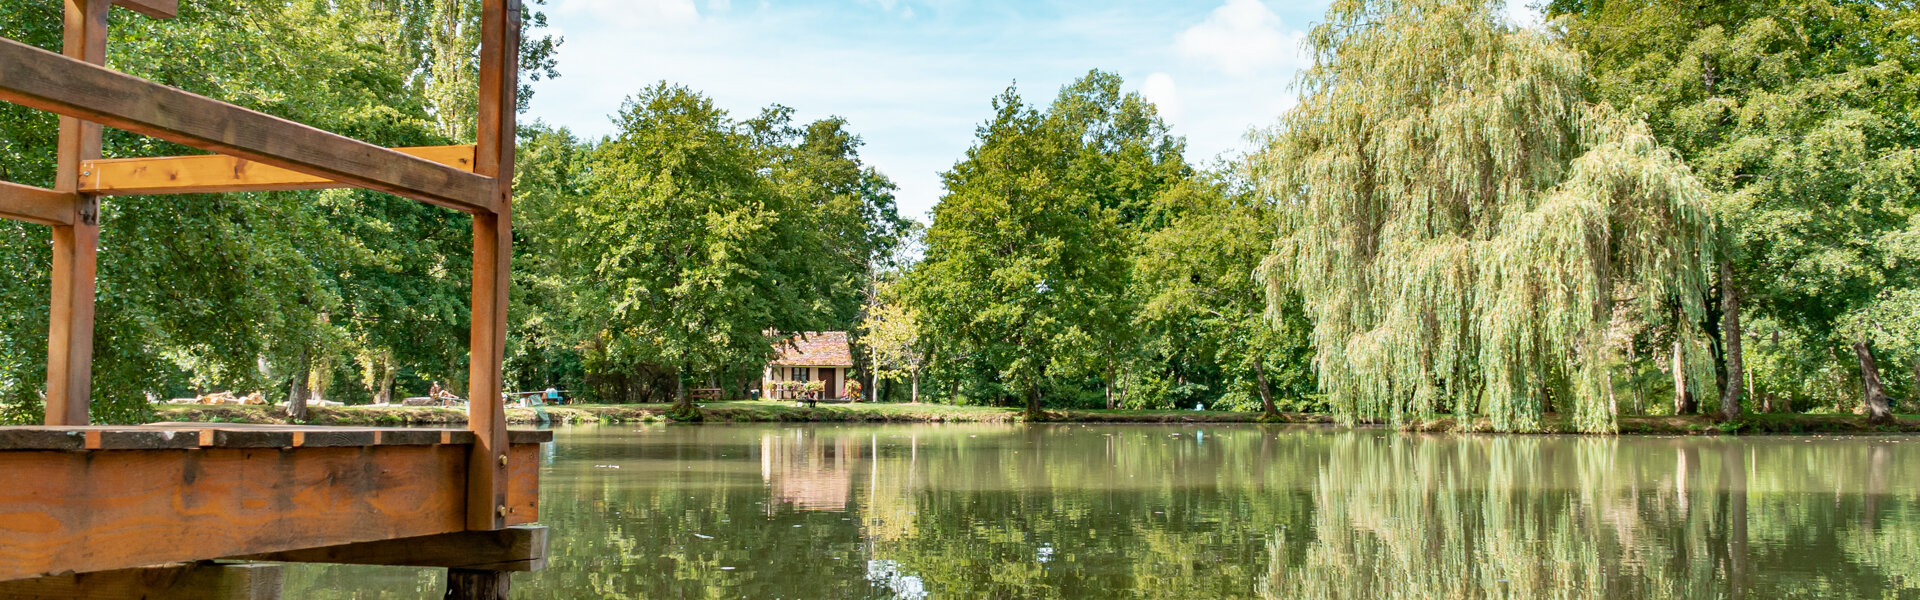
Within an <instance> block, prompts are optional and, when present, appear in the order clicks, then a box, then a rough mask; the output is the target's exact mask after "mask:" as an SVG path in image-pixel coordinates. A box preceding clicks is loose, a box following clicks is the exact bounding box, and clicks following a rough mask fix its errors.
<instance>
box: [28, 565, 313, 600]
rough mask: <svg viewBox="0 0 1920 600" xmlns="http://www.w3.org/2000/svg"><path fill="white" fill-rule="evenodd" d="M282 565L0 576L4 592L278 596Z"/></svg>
mask: <svg viewBox="0 0 1920 600" xmlns="http://www.w3.org/2000/svg"><path fill="white" fill-rule="evenodd" d="M281 571H282V568H281V566H280V565H264V564H239V565H223V564H213V563H204V562H202V563H185V564H169V565H160V566H153V567H141V568H138V569H119V570H114V571H100V572H97V573H79V574H67V575H53V576H48V577H37V578H34V579H20V580H15V581H0V598H85V599H88V600H96V599H97V600H107V599H111V598H125V599H127V600H139V599H145V600H273V599H275V598H279V597H280V586H281V581H282V580H283V579H284V575H283V574H282V572H281Z"/></svg>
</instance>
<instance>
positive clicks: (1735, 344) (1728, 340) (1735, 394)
mask: <svg viewBox="0 0 1920 600" xmlns="http://www.w3.org/2000/svg"><path fill="white" fill-rule="evenodd" d="M1720 330H1721V337H1723V338H1724V340H1723V343H1724V344H1725V345H1724V349H1725V355H1724V358H1725V359H1726V364H1727V368H1726V371H1727V384H1726V387H1724V388H1721V390H1720V416H1721V417H1722V418H1725V419H1726V420H1728V421H1732V420H1734V419H1738V418H1740V392H1741V389H1740V386H1741V385H1742V384H1743V383H1745V381H1746V379H1747V373H1746V371H1747V365H1746V354H1745V352H1743V351H1742V350H1741V347H1740V335H1741V331H1740V287H1739V286H1738V285H1735V284H1734V279H1733V263H1730V262H1727V261H1721V262H1720Z"/></svg>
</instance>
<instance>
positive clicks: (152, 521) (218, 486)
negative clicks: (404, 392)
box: [0, 423, 553, 597]
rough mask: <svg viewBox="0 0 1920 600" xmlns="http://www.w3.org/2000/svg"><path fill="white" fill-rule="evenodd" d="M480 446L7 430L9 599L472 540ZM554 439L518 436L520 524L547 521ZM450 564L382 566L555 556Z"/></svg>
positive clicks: (421, 432)
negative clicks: (58, 580) (544, 494)
mask: <svg viewBox="0 0 1920 600" xmlns="http://www.w3.org/2000/svg"><path fill="white" fill-rule="evenodd" d="M474 439H475V438H474V435H473V432H471V431H466V430H461V429H382V428H363V427H294V426H274V425H225V424H190V423H171V424H160V425H148V426H136V427H115V426H82V427H4V428H0V540H4V542H0V597H5V596H6V595H7V593H8V592H7V591H8V589H9V587H8V585H9V584H8V583H5V582H7V581H8V580H17V579H25V578H41V577H48V576H57V575H62V574H70V573H88V572H96V571H112V570H118V569H128V568H134V567H142V566H147V565H156V564H165V563H180V562H191V561H198V560H209V559H227V558H236V559H251V560H261V559H270V558H271V557H272V556H275V555H279V556H280V557H281V558H279V560H301V561H314V562H362V561H364V560H366V559H367V558H366V557H365V556H363V555H365V554H368V553H377V552H375V551H376V550H377V547H362V548H360V551H358V552H344V553H343V552H338V551H335V552H333V553H332V554H329V553H328V551H327V549H328V548H335V547H341V546H348V545H352V544H366V543H370V542H382V541H388V540H393V541H404V540H408V539H411V538H418V539H413V540H412V541H411V542H406V543H400V544H397V547H403V548H404V547H416V548H417V547H420V546H421V545H422V544H425V543H426V540H432V539H434V536H446V535H449V534H457V533H461V532H466V530H467V514H466V508H467V502H466V498H467V481H466V479H467V473H468V465H467V461H468V457H469V456H470V455H471V446H472V444H473V442H474ZM552 439H553V434H552V432H548V431H530V430H512V431H509V432H508V434H507V441H508V451H507V453H506V457H507V460H506V462H507V470H508V473H509V477H508V485H507V501H506V503H505V505H504V506H503V507H502V509H503V512H504V517H505V520H506V523H507V524H508V525H510V526H512V525H524V524H527V523H532V522H534V521H535V520H536V519H538V517H539V508H538V499H539V448H540V446H539V445H540V444H542V443H546V442H549V441H551V440H552ZM470 533H473V534H495V533H496V532H493V531H479V532H470ZM540 537H541V540H542V541H543V542H544V529H542V530H541V534H540ZM476 539H477V538H476ZM428 545H431V544H428ZM301 551H306V553H305V554H301V553H300V552H301ZM389 552H391V551H389ZM447 554H449V556H440V557H435V556H413V557H412V558H411V559H410V560H400V559H398V558H393V560H391V561H390V562H378V563H372V564H411V565H412V566H442V567H451V568H473V567H476V566H482V565H489V564H491V565H494V566H499V564H500V563H511V562H514V561H520V562H523V563H527V564H526V565H522V566H530V565H531V564H532V563H533V562H540V563H542V564H543V563H544V556H545V548H544V543H542V544H541V547H540V548H538V549H537V551H536V550H534V549H522V550H521V552H520V554H519V555H500V556H495V557H491V558H488V557H487V554H488V553H487V552H483V551H480V550H479V549H476V548H463V549H461V550H460V551H458V552H452V553H447ZM329 557H331V558H329ZM474 557H481V558H479V559H477V560H476V559H475V558H474ZM389 558H392V557H389ZM422 563H424V564H422ZM495 570H525V569H511V568H503V569H495Z"/></svg>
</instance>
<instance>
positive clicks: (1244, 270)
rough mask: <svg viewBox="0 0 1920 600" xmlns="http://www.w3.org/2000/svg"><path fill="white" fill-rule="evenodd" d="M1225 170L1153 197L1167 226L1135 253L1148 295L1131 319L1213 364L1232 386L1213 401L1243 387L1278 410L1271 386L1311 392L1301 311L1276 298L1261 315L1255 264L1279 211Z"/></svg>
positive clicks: (1151, 340)
mask: <svg viewBox="0 0 1920 600" xmlns="http://www.w3.org/2000/svg"><path fill="white" fill-rule="evenodd" d="M1233 175H1234V174H1233V173H1231V172H1224V173H1217V174H1208V175H1201V176H1196V177H1194V178H1192V179H1190V180H1188V181H1187V182H1185V183H1182V184H1179V185H1176V186H1174V187H1173V188H1172V189H1170V190H1168V191H1167V192H1165V193H1163V194H1161V196H1160V197H1159V198H1158V199H1156V202H1155V204H1156V206H1155V209H1156V211H1157V212H1160V213H1163V214H1165V215H1168V221H1169V225H1168V226H1167V227H1165V228H1163V229H1160V230H1158V231H1154V232H1153V233H1151V234H1148V235H1147V236H1146V237H1145V238H1144V239H1143V240H1142V241H1141V243H1140V248H1139V250H1138V251H1137V252H1136V254H1135V258H1134V260H1135V266H1134V270H1135V274H1136V279H1135V284H1136V285H1137V286H1138V287H1139V292H1138V293H1139V294H1140V295H1141V296H1142V297H1143V298H1145V301H1144V303H1143V304H1142V307H1141V310H1140V312H1139V315H1138V316H1137V317H1136V319H1135V326H1136V327H1139V328H1140V329H1142V330H1143V331H1145V332H1147V333H1146V338H1147V340H1148V342H1147V343H1148V345H1149V346H1154V347H1158V348H1161V349H1162V350H1161V351H1162V352H1163V353H1166V354H1174V353H1173V352H1170V351H1169V350H1168V349H1171V348H1181V349H1183V352H1180V354H1182V355H1184V356H1183V358H1184V359H1185V361H1188V362H1192V363H1199V364H1204V365H1218V367H1219V369H1218V370H1219V371H1221V373H1220V378H1221V379H1222V380H1223V381H1222V383H1224V384H1225V385H1227V386H1228V387H1229V390H1230V391H1227V393H1226V394H1224V397H1221V398H1219V399H1217V400H1216V401H1215V404H1226V405H1237V404H1240V403H1239V402H1234V401H1233V399H1234V398H1245V397H1247V395H1248V392H1252V396H1253V397H1254V398H1257V400H1258V406H1259V409H1260V410H1261V411H1262V412H1264V413H1265V414H1266V415H1268V416H1270V417H1277V416H1278V413H1279V408H1278V405H1277V404H1276V403H1275V401H1274V394H1275V393H1276V391H1278V392H1279V393H1281V394H1284V395H1286V396H1288V397H1289V399H1290V400H1294V401H1296V402H1294V403H1292V405H1293V406H1295V407H1298V406H1300V405H1301V404H1300V403H1299V402H1298V401H1299V400H1301V399H1302V398H1303V397H1304V396H1306V395H1308V394H1310V393H1312V391H1313V375H1312V373H1311V371H1310V365H1309V364H1308V361H1309V359H1310V357H1311V349H1310V348H1309V347H1308V345H1307V337H1306V330H1307V325H1306V323H1305V314H1303V313H1302V312H1301V310H1300V306H1299V303H1298V302H1281V303H1279V304H1277V305H1278V306H1280V307H1281V308H1280V310H1279V311H1278V312H1277V313H1275V314H1273V315H1272V316H1269V315H1268V311H1267V294H1266V286H1265V285H1264V284H1263V283H1262V282H1261V281H1259V280H1258V275H1259V271H1260V263H1261V261H1262V260H1263V259H1264V258H1266V256H1267V255H1268V253H1269V252H1270V251H1271V250H1272V239H1273V231H1274V225H1275V222H1276V220H1277V219H1278V212H1277V210H1276V208H1275V206H1274V205H1273V202H1272V200H1271V198H1270V197H1263V196H1260V195H1258V194H1255V193H1253V190H1251V189H1249V187H1248V186H1247V185H1246V184H1245V182H1244V181H1243V180H1237V179H1236V178H1235V177H1234V176H1233Z"/></svg>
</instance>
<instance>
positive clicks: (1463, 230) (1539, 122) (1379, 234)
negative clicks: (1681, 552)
mask: <svg viewBox="0 0 1920 600" xmlns="http://www.w3.org/2000/svg"><path fill="white" fill-rule="evenodd" d="M1500 8H1501V7H1500V6H1499V5H1498V4H1497V3H1485V2H1478V1H1472V0H1378V1H1362V0H1340V1H1337V2H1335V3H1334V5H1333V8H1332V9H1331V10H1330V11H1329V12H1328V15H1327V18H1326V20H1325V22H1324V23H1322V24H1321V25H1319V26H1317V27H1315V28H1314V30H1313V31H1312V33H1311V35H1310V36H1309V38H1308V44H1309V45H1310V49H1311V50H1312V52H1313V56H1314V66H1313V67H1312V68H1310V69H1308V70H1307V71H1306V72H1304V73H1303V74H1302V75H1301V78H1300V81H1299V86H1300V92H1301V98H1300V103H1299V105H1298V106H1297V107H1296V108H1294V109H1293V110H1292V111H1290V112H1289V113H1288V114H1287V115H1286V116H1285V117H1284V118H1283V119H1282V121H1281V123H1280V125H1279V126H1278V127H1277V128H1276V129H1275V130H1274V131H1273V133H1272V134H1271V135H1270V136H1269V138H1268V140H1267V148H1266V149H1265V151H1264V152H1262V153H1261V154H1260V155H1258V156H1256V157H1255V159H1254V160H1255V161H1256V166H1257V167H1258V168H1259V170H1260V171H1261V172H1262V173H1263V177H1262V179H1263V182H1264V185H1266V186H1268V191H1269V192H1270V193H1273V194H1275V195H1276V196H1277V197H1279V198H1282V199H1283V200H1284V202H1283V205H1284V206H1285V210H1284V212H1285V215H1284V216H1283V218H1282V224H1281V232H1280V239H1279V240H1278V243H1276V245H1275V252H1274V254H1273V255H1272V256H1271V257H1269V258H1268V260H1267V262H1266V265H1265V269H1266V272H1267V273H1266V274H1267V281H1268V282H1269V294H1270V297H1271V298H1274V299H1276V300H1277V299H1279V298H1281V297H1283V296H1285V295H1287V294H1298V295H1299V297H1300V298H1301V299H1302V300H1304V301H1305V303H1306V304H1307V306H1308V311H1309V314H1310V316H1311V318H1312V319H1313V322H1314V329H1313V340H1314V343H1315V346H1316V352H1317V355H1316V357H1315V368H1316V369H1317V370H1318V371H1319V374H1320V382H1321V386H1322V388H1323V391H1325V392H1326V393H1327V399H1328V402H1329V403H1330V404H1331V405H1332V407H1333V410H1334V412H1335V413H1336V415H1337V417H1338V418H1339V419H1340V420H1341V421H1343V422H1346V423H1354V422H1381V421H1385V422H1389V423H1396V424H1398V423H1404V422H1407V421H1409V420H1420V419H1428V418H1431V417H1433V416H1434V415H1435V414H1437V413H1438V412H1441V411H1451V412H1453V413H1455V414H1456V415H1484V416H1485V417H1488V418H1489V420H1490V421H1491V424H1492V426H1493V427H1494V428H1496V429H1499V430H1503V431H1530V430H1538V429H1540V428H1541V424H1542V417H1543V415H1545V414H1547V413H1549V412H1570V413H1571V414H1570V416H1571V419H1572V424H1573V425H1574V426H1575V427H1577V428H1579V429H1581V430H1583V431H1591V432H1604V431H1612V430H1613V429H1614V426H1615V420H1614V418H1615V413H1616V406H1617V404H1616V401H1615V399H1614V395H1613V393H1612V391H1613V384H1612V381H1613V379H1614V378H1615V374H1616V373H1618V372H1621V367H1622V364H1623V362H1624V361H1625V360H1626V357H1627V354H1626V352H1625V349H1626V348H1627V347H1628V346H1629V344H1632V343H1634V340H1636V339H1644V338H1646V337H1653V336H1658V337H1661V338H1662V339H1663V340H1666V341H1668V342H1679V345H1678V346H1673V345H1670V344H1669V345H1668V346H1667V347H1686V348H1695V349H1698V348H1704V345H1703V344H1702V343H1701V340H1702V339H1703V338H1702V335H1701V331H1700V324H1701V323H1702V319H1703V316H1704V308H1705V307H1704V304H1703V302H1704V298H1706V294H1705V292H1706V291H1707V287H1706V286H1707V281H1708V278H1707V275H1708V271H1707V269H1708V267H1709V266H1710V265H1712V264H1713V262H1712V258H1713V252H1714V246H1715V244H1714V243H1713V241H1712V237H1711V236H1712V235H1713V233H1714V231H1713V230H1714V225H1713V223H1714V217H1713V214H1712V208H1711V206H1712V205H1711V203H1710V198H1709V197H1708V195H1707V192H1705V191H1704V189H1703V188H1702V187H1701V185H1700V184H1699V183H1698V182H1697V181H1696V180H1695V179H1694V177H1693V175H1692V174H1691V172H1690V171H1689V170H1688V168H1687V166H1686V164H1685V163H1684V162H1683V161H1681V160H1680V159H1679V158H1677V157H1676V156H1675V155H1674V154H1673V153H1672V152H1671V151H1669V150H1667V149H1666V148H1664V147H1662V146H1660V145H1659V144H1658V143H1657V142H1655V141H1654V139H1653V138H1652V136H1651V135H1650V134H1649V133H1648V131H1647V128H1646V126H1645V125H1644V124H1643V123H1641V122H1639V121H1638V120H1635V119H1630V118H1627V117H1625V116H1622V115H1620V114H1618V113H1616V112H1614V111H1612V110H1610V109H1609V108H1608V107H1606V106H1605V105H1597V104H1594V103H1591V102H1588V101H1587V98H1586V96H1585V89H1586V82H1587V73H1586V71H1585V70H1584V67H1583V66H1582V64H1581V58H1580V56H1579V55H1578V54H1577V53H1575V52H1574V51H1572V50H1569V49H1567V48H1565V47H1562V46H1561V45H1559V44H1557V43H1555V41H1554V40H1551V39H1549V38H1547V37H1546V36H1545V35H1544V34H1541V33H1538V32H1533V31H1526V30H1516V29H1514V28H1512V27H1509V26H1507V25H1506V24H1505V22H1504V20H1503V19H1502V17H1501V16H1500ZM1680 354H1681V356H1682V359H1683V360H1682V363H1683V364H1685V365H1687V366H1686V367H1684V370H1685V371H1689V372H1691V373H1692V374H1693V375H1695V376H1689V377H1687V378H1686V379H1687V380H1689V381H1692V382H1696V383H1697V382H1701V381H1708V382H1710V381H1711V372H1712V371H1711V369H1712V367H1711V363H1710V362H1708V361H1707V359H1706V353H1705V352H1700V351H1691V352H1685V351H1683V352H1680ZM1641 356H1642V357H1644V354H1642V355H1641ZM1702 373H1705V374H1706V375H1707V376H1706V377H1700V376H1697V375H1699V374H1702Z"/></svg>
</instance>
